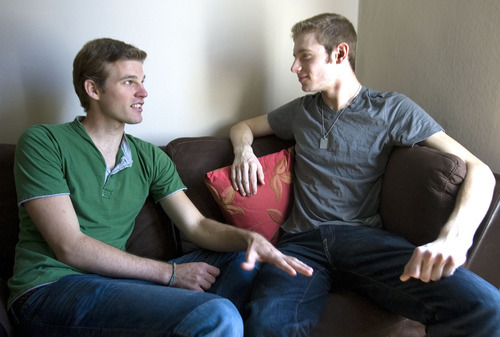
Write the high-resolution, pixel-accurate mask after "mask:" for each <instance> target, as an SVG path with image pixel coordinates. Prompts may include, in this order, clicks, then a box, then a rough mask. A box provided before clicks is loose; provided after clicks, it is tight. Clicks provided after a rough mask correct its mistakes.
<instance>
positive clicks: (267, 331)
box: [245, 226, 500, 337]
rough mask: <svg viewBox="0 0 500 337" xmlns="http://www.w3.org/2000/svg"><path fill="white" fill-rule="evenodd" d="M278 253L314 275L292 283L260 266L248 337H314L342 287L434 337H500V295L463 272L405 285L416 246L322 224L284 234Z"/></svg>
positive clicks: (371, 230)
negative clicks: (329, 298)
mask: <svg viewBox="0 0 500 337" xmlns="http://www.w3.org/2000/svg"><path fill="white" fill-rule="evenodd" d="M277 247H278V248H279V249H280V251H282V252H283V253H284V254H288V255H293V256H296V257H297V258H299V259H301V260H302V261H304V262H305V263H307V264H309V265H310V266H311V267H313V268H314V274H313V276H312V277H305V276H301V275H298V276H296V277H293V276H289V275H288V274H286V273H285V272H282V271H281V270H279V269H277V268H275V267H273V266H270V265H262V267H261V270H260V272H259V273H258V274H257V276H256V279H255V280H254V288H253V291H252V295H251V300H250V303H249V304H248V306H247V314H248V317H246V320H245V336H246V337H252V336H266V337H267V336H287V337H291V336H308V335H309V333H310V330H311V328H312V327H313V326H314V324H316V322H317V321H318V319H319V317H320V314H321V312H322V310H323V308H324V305H325V302H326V298H327V294H328V292H329V291H331V290H332V289H335V288H336V287H348V288H349V289H352V290H354V291H356V292H357V293H360V294H362V295H364V296H367V297H369V298H370V299H372V300H373V301H375V302H376V303H378V304H379V305H380V306H382V307H384V308H386V309H388V310H391V311H393V312H396V313H399V314H401V315H403V316H406V317H409V318H411V319H413V320H416V321H419V322H422V323H423V324H425V325H426V327H427V333H428V336H434V337H435V336H446V337H449V336H454V337H458V336H478V337H480V336H484V337H498V336H500V292H499V290H498V289H496V288H495V287H493V286H492V285H491V284H489V283H488V282H486V281H484V280H483V279H481V278H480V277H479V276H477V275H475V274H474V273H472V272H470V271H468V270H466V269H465V268H459V269H457V270H456V272H455V273H454V275H453V276H451V277H449V278H444V279H441V280H440V281H437V282H429V283H424V282H421V281H419V280H415V279H412V280H409V281H407V282H401V281H400V280H399V275H401V273H402V271H403V267H404V265H405V264H406V263H407V262H408V261H409V259H410V257H411V255H412V253H413V250H414V248H415V246H413V245H412V244H410V243H409V242H408V241H406V240H405V239H403V238H402V237H400V236H398V235H395V234H392V233H389V232H387V231H384V230H382V229H375V228H370V227H366V226H361V227H353V226H321V227H320V229H318V230H314V231H311V232H306V233H300V234H286V235H284V236H283V237H282V239H281V240H280V242H279V243H278V245H277Z"/></svg>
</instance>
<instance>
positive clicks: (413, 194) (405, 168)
mask: <svg viewBox="0 0 500 337" xmlns="http://www.w3.org/2000/svg"><path fill="white" fill-rule="evenodd" d="M465 174H466V167H465V163H464V162H463V161H462V160H461V159H460V158H458V157H457V156H454V155H452V154H449V153H443V152H439V151H436V150H434V149H431V148H428V147H423V146H417V147H413V148H396V149H395V150H394V151H393V152H392V154H391V157H390V159H389V162H388V164H387V168H386V171H385V174H384V178H383V183H382V191H381V200H380V215H381V217H382V222H383V224H384V227H385V228H386V229H387V230H389V231H392V232H395V233H398V234H400V235H402V236H404V237H405V238H406V239H407V240H409V241H410V242H412V243H413V244H415V245H422V244H425V243H428V242H430V241H432V240H434V239H435V238H436V237H437V235H438V234H439V231H440V230H441V227H442V226H443V224H444V223H445V222H446V220H447V219H448V217H449V216H450V214H451V212H452V210H453V208H454V206H455V199H456V196H457V194H458V190H459V189H460V186H461V184H462V182H463V180H464V178H465Z"/></svg>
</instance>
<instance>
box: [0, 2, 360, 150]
mask: <svg viewBox="0 0 500 337" xmlns="http://www.w3.org/2000/svg"><path fill="white" fill-rule="evenodd" d="M0 1H1V11H0V32H1V33H0V46H2V47H1V48H0V79H1V80H0V104H1V108H0V142H4V143H15V142H16V141H17V138H18V137H19V135H20V134H21V132H22V131H23V130H24V129H25V128H26V127H27V126H29V125H31V124H38V123H63V122H67V121H71V120H73V119H74V117H75V116H76V115H79V114H82V109H81V108H80V106H79V102H78V99H77V97H76V95H75V94H74V91H73V86H72V82H71V71H72V62H73V58H74V56H75V55H76V53H77V52H78V51H79V50H80V48H81V47H82V46H83V44H84V43H85V42H87V41H88V40H91V39H94V38H98V37H111V38H116V39H120V40H124V41H125V42H128V43H132V44H134V45H136V46H137V47H139V48H142V49H144V50H146V51H147V52H148V58H147V59H146V62H145V64H144V69H145V72H146V76H147V79H146V88H147V90H148V92H149V97H148V98H147V99H146V104H145V106H144V108H145V112H144V121H143V123H141V124H140V125H137V126H128V127H127V132H129V133H132V134H134V135H136V136H139V137H141V138H144V139H146V140H148V141H151V142H153V143H155V144H158V145H160V144H166V143H168V142H169V141H170V140H172V139H173V138H176V137H181V136H200V135H227V133H228V130H229V127H230V125H232V124H233V123H234V122H236V121H238V120H240V119H242V118H247V117H252V116H256V115H258V114H262V113H265V112H268V111H269V110H270V109H272V108H275V107H277V106H279V105H281V104H283V103H285V102H287V101H289V100H290V99H292V98H294V97H296V96H298V95H302V92H301V91H300V86H299V84H298V82H297V80H296V77H295V76H294V75H292V74H291V72H290V71H289V68H290V65H291V62H292V41H291V39H290V28H291V26H292V25H293V24H294V23H295V22H297V21H299V20H302V19H305V18H307V17H310V16H312V15H316V14H318V13H321V12H327V11H331V12H338V13H341V14H343V15H345V16H347V17H348V18H349V19H350V20H352V21H353V23H354V25H355V26H356V25H357V14H358V1H352V0H252V1H243V0H185V1H179V0H151V1H149V0H145V1H133V0H107V1H101V0H87V1H68V0H44V1H40V0H16V1H7V0H0Z"/></svg>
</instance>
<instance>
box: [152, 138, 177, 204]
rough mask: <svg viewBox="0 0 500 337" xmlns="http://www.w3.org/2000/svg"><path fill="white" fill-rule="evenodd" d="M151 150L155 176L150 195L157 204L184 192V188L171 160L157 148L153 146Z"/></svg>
mask: <svg viewBox="0 0 500 337" xmlns="http://www.w3.org/2000/svg"><path fill="white" fill-rule="evenodd" d="M152 149H153V158H154V164H155V174H154V178H153V180H152V183H151V188H150V193H151V195H152V196H153V199H154V200H155V202H158V201H159V200H160V199H163V198H164V197H167V196H169V195H171V194H173V193H175V192H178V191H182V190H185V189H186V186H185V185H184V183H183V182H182V180H181V178H180V176H179V173H178V172H177V169H176V168H175V164H174V162H173V161H172V159H170V157H169V156H167V154H166V153H165V152H163V151H162V150H161V149H160V148H158V147H157V146H153V147H152Z"/></svg>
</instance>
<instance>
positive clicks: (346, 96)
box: [321, 77, 361, 111]
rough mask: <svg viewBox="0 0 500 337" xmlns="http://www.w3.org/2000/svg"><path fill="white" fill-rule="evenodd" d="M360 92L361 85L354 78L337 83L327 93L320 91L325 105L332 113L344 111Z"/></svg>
mask: <svg viewBox="0 0 500 337" xmlns="http://www.w3.org/2000/svg"><path fill="white" fill-rule="evenodd" d="M360 90H361V83H359V81H358V80H357V79H356V78H355V77H354V78H353V79H351V80H349V81H343V82H342V83H337V84H335V85H334V86H333V88H332V89H331V90H329V91H322V92H321V96H322V98H323V101H324V102H325V104H326V105H327V106H328V107H330V109H332V110H334V111H338V110H341V109H344V108H345V107H347V106H348V105H349V104H351V103H352V101H353V100H354V99H355V98H356V96H357V95H358V93H359V91H360Z"/></svg>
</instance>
